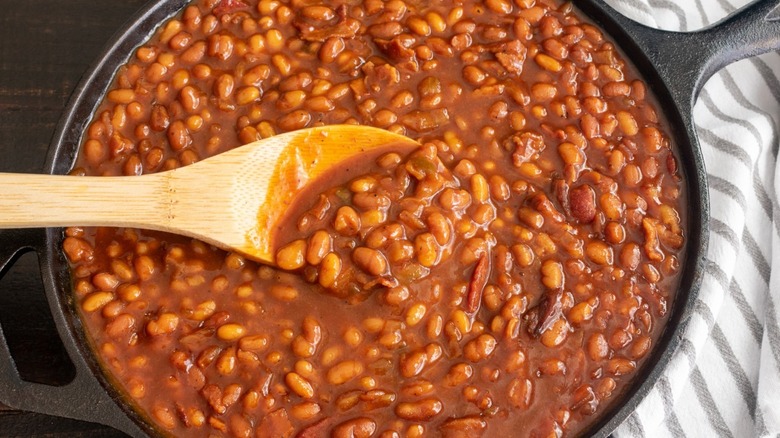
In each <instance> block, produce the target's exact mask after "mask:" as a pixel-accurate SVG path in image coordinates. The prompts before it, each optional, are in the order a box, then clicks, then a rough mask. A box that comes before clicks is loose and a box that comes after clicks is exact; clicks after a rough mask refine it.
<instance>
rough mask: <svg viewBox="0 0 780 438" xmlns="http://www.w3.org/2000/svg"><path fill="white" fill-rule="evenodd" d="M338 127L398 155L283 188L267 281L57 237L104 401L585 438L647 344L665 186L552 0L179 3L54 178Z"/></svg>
mask: <svg viewBox="0 0 780 438" xmlns="http://www.w3.org/2000/svg"><path fill="white" fill-rule="evenodd" d="M344 123H346V124H365V125H373V126H377V127H382V128H385V129H388V130H390V131H393V132H397V133H401V134H405V135H407V136H409V137H412V138H414V139H416V140H418V141H419V142H420V143H421V146H420V147H419V148H418V149H416V150H413V151H408V150H405V151H400V150H393V151H388V150H383V151H379V152H378V153H377V154H376V156H373V157H371V158H363V159H360V160H353V161H350V162H347V163H343V164H342V165H341V166H339V167H338V168H336V169H334V172H333V173H332V174H330V175H328V176H327V177H326V178H325V179H323V180H322V182H318V183H316V184H314V185H312V186H311V187H309V188H307V191H306V196H303V197H302V198H301V199H300V201H299V202H297V203H296V204H294V205H293V206H292V208H291V209H290V210H289V211H288V212H287V213H286V214H287V220H286V222H285V224H286V227H285V229H284V230H281V231H280V232H279V233H278V234H277V236H276V238H277V241H278V242H279V246H278V248H277V250H278V252H277V253H276V257H277V266H278V267H277V268H273V267H269V266H262V265H259V264H256V263H254V262H252V261H250V260H246V259H244V258H243V257H242V256H240V255H238V254H234V253H226V252H224V251H221V250H218V249H216V248H213V247H211V246H209V245H207V244H204V243H202V242H199V241H196V240H191V239H188V238H184V237H180V236H172V235H167V234H163V233H158V232H151V231H140V230H133V229H113V228H78V227H74V228H69V229H67V230H66V236H65V240H64V246H63V249H64V252H65V254H66V255H67V257H68V259H69V260H70V262H71V266H72V274H73V279H74V289H73V293H74V295H75V299H76V302H77V303H78V305H79V308H80V310H81V314H82V318H83V320H84V324H85V328H86V331H87V333H88V335H89V337H90V339H91V340H92V342H93V344H94V349H95V352H96V355H97V356H98V357H99V358H100V359H101V361H102V362H103V364H104V366H105V369H106V372H107V373H109V374H110V375H111V377H112V380H113V381H115V382H116V384H117V386H118V388H119V389H120V390H121V391H123V392H124V393H125V394H126V396H127V398H128V400H129V401H130V402H131V403H133V404H134V405H135V406H137V408H138V410H139V411H140V412H141V413H143V414H144V416H145V417H146V418H149V419H150V421H151V422H153V423H154V424H155V426H156V427H157V428H158V429H159V430H160V431H161V433H164V434H172V435H177V436H222V435H229V436H236V437H248V436H263V437H265V436H273V437H288V436H300V437H312V436H326V435H330V436H334V437H372V436H375V437H379V436H381V437H401V436H407V437H414V436H446V437H456V436H501V435H502V434H503V435H506V436H518V435H525V436H564V435H576V434H578V433H580V432H581V431H583V430H585V429H586V428H587V427H589V425H591V424H593V423H594V422H595V420H596V419H597V418H598V416H599V415H600V414H601V413H603V412H605V410H606V408H607V406H609V404H610V403H612V402H613V401H614V400H616V399H617V396H618V395H619V394H620V393H621V391H622V390H623V389H624V388H625V387H626V385H627V384H629V382H631V380H632V379H633V378H634V377H635V376H636V375H637V373H638V370H640V369H641V368H642V364H643V360H644V359H645V358H646V357H647V356H648V355H649V352H650V351H651V350H652V349H653V348H654V344H655V343H656V340H657V339H658V336H659V334H660V333H661V331H662V330H663V326H664V323H665V321H666V315H667V310H668V307H669V306H670V305H671V303H672V302H673V300H674V294H675V288H676V287H677V284H678V273H679V271H680V269H681V266H680V260H679V257H680V254H681V251H682V250H683V247H684V245H685V230H684V229H683V225H682V224H684V223H685V217H684V213H685V209H684V208H683V205H684V201H685V199H684V193H685V189H684V185H683V183H684V182H683V180H682V175H680V174H679V173H678V166H677V164H676V157H675V154H674V152H673V150H672V145H671V144H670V139H669V136H668V133H667V130H666V127H665V126H664V125H663V120H662V117H661V116H660V115H659V114H658V113H657V111H656V107H655V106H654V104H653V101H652V96H651V95H650V94H649V93H648V89H647V87H646V86H645V85H644V84H643V83H642V81H641V79H640V78H639V77H638V75H637V74H636V72H635V71H634V70H633V68H632V67H631V66H630V65H628V64H627V63H626V61H625V60H624V59H623V57H622V55H621V54H620V52H619V51H618V50H617V49H616V47H615V45H614V44H613V43H612V42H611V41H610V40H609V39H608V38H607V37H606V36H605V35H604V34H603V33H602V31H601V30H600V29H598V28H597V27H595V26H594V25H592V24H590V23H589V22H587V21H586V20H583V19H582V18H580V17H579V15H578V13H577V11H576V10H575V9H574V7H573V5H572V4H571V3H561V2H559V1H557V0H484V1H478V0H464V1H462V2H458V3H451V2H445V1H438V0H431V1H426V2H419V1H407V0H388V1H384V0H363V1H359V2H358V1H355V2H348V3H345V2H342V1H330V0H313V1H308V0H289V1H287V0H284V1H282V0H195V1H194V2H193V3H192V4H190V5H189V6H187V7H186V8H185V9H184V10H183V11H182V12H181V13H180V14H179V15H177V16H175V17H173V18H172V19H170V20H169V21H168V22H167V23H165V24H163V25H162V26H161V27H160V28H159V29H158V31H157V32H156V33H155V34H154V35H153V36H152V37H151V39H150V40H149V42H148V43H145V44H144V45H143V46H141V47H139V48H138V49H137V51H136V52H135V54H134V56H133V57H132V58H131V59H130V60H129V61H128V63H127V64H126V65H123V66H122V67H121V68H120V69H119V70H118V72H117V74H116V79H115V82H114V84H113V85H112V86H111V88H110V90H109V91H108V92H107V94H106V98H105V100H104V102H103V103H102V104H101V105H100V107H99V108H98V110H97V111H96V113H95V115H94V117H93V119H92V121H91V122H90V124H89V126H88V128H87V129H86V131H85V134H84V139H83V144H82V148H81V153H80V155H79V157H78V161H77V164H76V167H75V168H74V170H73V173H74V174H79V175H85V174H89V175H138V174H143V173H151V172H158V171H164V170H168V169H173V168H177V167H180V166H184V165H187V164H191V163H193V162H196V161H198V160H201V159H204V158H206V157H209V156H213V155H215V154H218V153H220V152H223V151H226V150H229V149H231V148H234V147H237V146H239V145H241V144H243V143H248V142H251V141H254V140H258V139H262V138H266V137H269V136H273V135H275V134H278V133H281V132H285V131H290V130H295V129H300V128H306V127H312V126H320V125H328V124H344ZM208 184H209V182H208V181H203V190H210V189H212V188H211V187H209V186H208Z"/></svg>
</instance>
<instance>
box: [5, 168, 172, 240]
mask: <svg viewBox="0 0 780 438" xmlns="http://www.w3.org/2000/svg"><path fill="white" fill-rule="evenodd" d="M158 175H159V174H157V175H146V176H140V177H137V176H131V177H122V176H120V177H81V176H64V175H30V174H11V173H0V228H37V227H64V226H75V225H78V226H97V225H104V226H117V227H122V226H129V227H137V228H144V227H145V228H156V229H160V223H159V222H161V221H164V219H165V216H166V214H165V213H164V211H165V210H164V209H166V208H167V206H166V205H165V203H166V202H165V200H164V199H162V196H160V194H161V193H165V190H166V188H165V178H161V177H158ZM149 222H152V224H150V223H149ZM150 225H154V226H150Z"/></svg>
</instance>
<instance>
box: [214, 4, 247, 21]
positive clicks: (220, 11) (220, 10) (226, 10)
mask: <svg viewBox="0 0 780 438" xmlns="http://www.w3.org/2000/svg"><path fill="white" fill-rule="evenodd" d="M245 9H249V5H247V4H246V3H244V2H242V1H241V0H221V1H220V2H219V4H218V5H217V6H215V7H214V9H213V10H212V12H214V15H216V16H217V17H222V16H223V15H225V14H231V13H233V12H236V11H242V10H245Z"/></svg>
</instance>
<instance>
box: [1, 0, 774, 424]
mask: <svg viewBox="0 0 780 438" xmlns="http://www.w3.org/2000/svg"><path fill="white" fill-rule="evenodd" d="M186 3H187V0H167V1H155V0H152V1H151V2H150V3H149V4H148V5H147V6H146V7H145V8H144V9H143V10H142V11H141V12H139V13H138V14H137V15H136V16H135V17H133V18H132V19H131V20H130V21H129V23H128V24H127V25H126V27H125V28H124V29H123V30H122V31H121V32H119V33H118V34H117V35H116V37H115V38H114V39H113V42H112V43H111V45H110V46H108V47H107V48H106V50H105V52H104V53H103V55H102V56H101V57H100V58H99V59H98V61H97V62H96V63H95V64H94V65H93V66H92V67H91V68H90V70H89V71H88V73H87V74H86V76H85V77H84V78H83V79H82V81H81V83H80V84H79V86H78V87H77V88H76V90H75V92H74V94H73V96H72V98H71V100H70V102H69V104H68V106H67V108H66V112H65V113H64V115H63V117H62V119H61V120H60V123H59V126H58V127H57V130H56V131H55V134H54V137H53V139H52V143H51V148H50V150H49V156H48V159H47V162H46V167H45V171H46V172H48V173H52V174H64V173H67V172H68V171H69V170H70V168H71V166H72V165H73V162H74V159H75V156H76V153H77V151H78V145H79V144H80V143H81V136H82V132H83V131H84V128H85V127H86V126H87V123H88V122H89V119H90V116H91V114H92V113H93V111H94V110H95V109H96V107H97V105H98V103H99V101H100V100H101V98H102V96H103V93H104V92H105V90H106V88H107V87H108V86H109V84H110V83H111V80H112V78H113V76H114V72H115V70H116V68H117V67H118V66H119V65H121V64H123V63H124V62H125V61H126V60H127V59H128V57H129V56H130V54H131V53H132V52H133V51H134V49H135V47H137V46H139V45H140V44H142V43H143V42H144V41H145V40H146V39H147V38H148V36H149V35H150V34H151V33H152V32H153V31H154V29H155V27H156V26H157V25H158V24H159V23H161V22H163V21H164V20H165V19H167V18H168V17H170V16H172V15H173V14H175V13H176V12H177V11H179V10H180V9H181V8H183V7H184V5H185V4H186ZM574 4H575V5H576V6H577V7H578V8H580V10H581V11H582V12H584V13H585V14H586V15H587V16H589V17H590V18H591V19H592V20H593V21H594V22H595V23H596V24H598V25H599V26H600V27H601V28H602V29H603V30H604V31H605V32H606V33H608V34H610V35H611V36H612V38H613V39H614V40H615V42H616V43H617V44H618V45H619V46H620V48H621V49H622V51H623V52H624V53H625V54H626V55H627V59H629V60H630V61H632V62H633V63H634V65H635V66H636V67H637V69H638V71H639V72H640V73H641V74H642V76H644V79H645V80H646V81H647V83H648V84H649V86H650V88H651V90H652V92H653V93H654V94H655V96H656V98H657V99H658V103H659V105H660V110H661V112H663V114H664V115H665V117H666V118H667V120H668V122H669V125H670V130H671V132H670V134H671V135H672V137H673V140H674V142H675V143H676V145H677V148H678V153H679V159H680V160H679V165H680V167H681V170H682V171H683V173H684V175H685V179H686V184H687V191H688V193H687V196H688V203H689V210H688V212H687V216H688V224H687V232H688V236H687V238H688V242H687V249H686V253H685V255H684V260H683V274H682V282H681V285H680V289H679V291H678V292H677V299H676V301H675V303H674V305H673V306H672V308H671V313H670V317H669V322H668V326H667V329H666V330H665V332H664V333H663V335H662V336H661V338H660V340H659V342H658V344H657V346H656V348H655V349H654V350H653V353H652V354H651V356H650V357H649V358H648V360H647V362H646V364H645V367H644V369H643V370H641V371H640V373H638V374H637V379H636V381H635V382H634V383H633V384H632V385H631V386H630V387H629V388H628V389H627V392H626V393H625V394H624V395H623V397H622V400H621V401H620V402H619V403H616V404H615V405H614V406H613V407H612V408H611V410H609V411H607V412H605V413H604V414H603V415H602V417H601V420H600V421H598V422H597V423H596V424H594V425H593V427H591V428H590V429H589V430H588V431H586V434H587V435H594V436H601V437H604V436H607V435H609V434H610V433H611V432H612V431H613V430H614V429H615V428H616V427H617V426H619V425H620V423H621V422H623V420H625V418H626V417H627V416H628V415H629V414H630V413H631V412H632V411H633V410H634V409H635V408H636V406H637V405H638V404H639V403H640V401H641V400H642V399H643V398H644V396H645V395H646V394H647V392H648V391H649V390H650V389H651V388H652V386H653V385H654V384H655V382H656V381H657V380H658V378H659V376H660V374H661V373H662V372H663V370H664V368H665V367H666V365H667V364H668V362H669V361H670V359H671V357H672V354H673V353H674V351H675V350H676V348H677V347H678V345H679V342H680V340H681V337H682V333H683V330H684V329H685V327H686V326H687V323H688V320H689V319H690V316H691V314H692V312H693V304H694V301H695V298H696V295H697V294H698V290H699V286H700V283H701V277H702V273H703V258H704V256H705V251H706V248H707V225H708V220H709V199H708V193H707V181H706V172H705V169H704V162H703V159H702V154H701V150H700V147H699V143H698V140H697V138H696V130H695V127H694V124H693V120H692V111H693V105H694V103H695V101H696V98H697V95H698V93H699V91H700V90H701V88H702V86H703V85H704V83H705V82H706V81H707V79H709V78H710V76H712V74H713V73H715V72H716V71H718V70H719V69H720V68H723V67H724V66H726V65H728V64H729V63H731V62H734V61H736V60H739V59H742V58H746V57H749V56H753V55H757V54H760V53H764V52H767V51H770V50H778V49H780V6H778V5H780V1H778V0H759V1H757V2H755V3H753V4H751V5H749V6H747V7H745V8H744V9H742V10H740V11H738V12H737V13H736V14H734V15H732V16H730V17H728V18H726V19H725V20H723V21H721V22H719V23H717V24H715V25H713V26H711V27H708V28H706V29H702V30H700V31H696V32H691V33H674V32H667V31H660V30H656V29H651V28H648V27H645V26H642V25H640V24H637V23H636V22H634V21H631V20H629V19H627V18H625V17H624V16H622V15H620V14H619V13H617V12H616V11H615V10H614V9H612V8H611V7H609V6H608V5H606V4H605V3H604V1H603V0H574ZM62 238H63V236H62V230H60V229H47V230H40V229H38V230H0V242H2V244H0V245H2V247H0V276H1V275H2V274H3V273H4V272H5V270H6V268H7V267H9V266H10V265H11V264H12V263H13V262H14V261H15V259H16V257H18V256H19V255H20V254H21V253H23V252H25V251H35V252H37V253H38V255H39V259H40V260H41V262H40V268H41V272H42V276H43V282H44V286H45V289H46V295H47V298H48V301H49V305H50V307H51V312H52V315H53V317H54V320H55V322H56V325H57V330H58V332H59V335H60V337H61V338H62V341H63V343H64V346H65V349H66V351H67V352H68V354H69V356H70V358H71V360H72V362H73V364H74V366H75V368H76V374H75V377H74V379H73V380H72V381H71V382H70V383H68V384H65V385H64V386H48V385H42V384H37V383H30V382H26V381H23V380H22V379H21V378H20V377H19V373H18V371H17V370H16V368H15V366H14V363H13V360H12V359H11V356H10V351H9V349H8V345H7V343H6V341H5V338H4V337H3V336H0V376H2V381H1V382H0V402H1V403H3V404H5V405H7V406H9V407H11V408H14V409H19V410H26V411H32V412H40V413H45V414H50V415H56V416H60V417H67V418H74V419H79V420H86V421H91V422H96V423H102V424H106V425H109V426H112V427H114V428H116V429H119V430H121V431H123V432H125V433H128V434H130V435H132V436H136V437H143V436H146V435H154V434H155V429H154V427H153V426H152V425H151V423H150V422H148V421H146V420H145V419H144V418H142V417H141V416H140V415H139V414H138V413H136V412H135V411H134V410H133V409H132V407H131V406H130V405H128V403H126V402H125V401H124V399H123V398H122V396H121V395H120V394H119V392H118V391H117V390H116V389H114V387H113V386H112V385H111V381H110V378H109V377H107V376H106V374H104V373H103V371H102V370H101V368H100V365H99V364H98V362H97V360H96V358H95V356H94V354H93V352H92V351H91V350H90V347H89V343H88V341H87V339H86V336H85V333H84V331H83V329H82V325H81V322H80V320H79V317H78V313H77V310H76V306H75V304H74V300H73V297H72V295H71V279H70V272H69V270H68V265H67V261H66V260H65V258H64V255H63V253H62V250H61V248H62ZM1 334H2V332H1V331H0V335H1Z"/></svg>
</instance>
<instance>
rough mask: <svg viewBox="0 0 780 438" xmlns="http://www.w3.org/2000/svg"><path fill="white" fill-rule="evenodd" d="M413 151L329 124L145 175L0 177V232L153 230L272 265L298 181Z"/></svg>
mask: <svg viewBox="0 0 780 438" xmlns="http://www.w3.org/2000/svg"><path fill="white" fill-rule="evenodd" d="M416 144H417V143H416V142H414V141H413V140H411V139H409V138H407V137H404V136H402V135H398V134H394V133H392V132H389V131H385V130H382V129H378V128H371V127H364V126H352V125H335V126H327V127H317V128H309V129H303V130H300V131H294V132H288V133H285V134H281V135H276V136H273V137H270V138H267V139H264V140H259V141H256V142H253V143H250V144H248V145H244V146H242V147H239V148H236V149H233V150H230V151H228V152H225V153H222V154H219V155H217V156H215V157H212V158H209V159H206V160H204V161H201V162H198V163H195V164H192V165H189V166H186V167H182V168H178V169H174V170H169V171H167V172H161V173H156V174H150V175H143V176H124V177H78V176H59V175H58V176H54V175H20V174H0V186H2V187H3V196H0V210H1V211H2V212H3V215H2V216H0V228H31V227H62V226H113V227H132V228H144V229H152V230H158V231H165V232H172V233H176V234H183V235H186V236H190V237H194V238H197V239H200V240H203V241H204V242H208V243H211V244H213V245H215V246H217V247H220V248H223V249H228V250H233V251H237V252H240V253H241V254H244V255H246V256H248V257H250V258H252V259H255V260H258V261H261V262H264V263H268V264H273V263H274V253H273V249H274V248H273V234H274V233H273V230H274V229H275V227H276V226H277V221H278V220H280V219H281V217H282V214H283V213H284V211H285V209H286V208H287V206H289V205H290V203H292V202H293V200H294V198H295V196H296V195H297V194H298V193H299V192H300V191H301V190H302V189H303V188H304V187H305V186H306V184H308V183H309V182H311V181H312V180H314V179H315V178H316V177H317V176H319V175H321V174H323V173H324V172H326V171H327V170H328V169H331V168H332V167H333V166H336V165H338V164H339V163H340V162H342V161H344V160H345V159H347V158H350V157H353V156H355V155H358V154H362V153H366V152H367V151H369V150H371V149H375V148H377V147H382V146H388V147H390V146H398V147H399V148H401V149H410V148H411V147H413V146H414V145H416Z"/></svg>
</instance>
